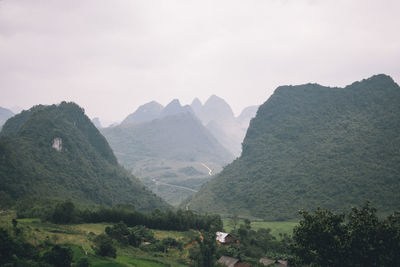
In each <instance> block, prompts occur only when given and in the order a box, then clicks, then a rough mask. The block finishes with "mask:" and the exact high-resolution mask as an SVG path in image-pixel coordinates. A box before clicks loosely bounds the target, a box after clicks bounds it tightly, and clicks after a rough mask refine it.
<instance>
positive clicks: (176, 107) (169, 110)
mask: <svg viewBox="0 0 400 267" xmlns="http://www.w3.org/2000/svg"><path fill="white" fill-rule="evenodd" d="M182 112H189V113H193V110H192V108H191V107H190V106H189V105H185V106H182V105H181V103H180V102H179V100H178V99H174V100H172V101H171V102H170V103H169V104H168V105H167V106H166V107H165V108H164V109H163V110H162V112H161V114H160V117H166V116H172V115H175V114H178V113H182Z"/></svg>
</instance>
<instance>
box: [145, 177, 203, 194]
mask: <svg viewBox="0 0 400 267" xmlns="http://www.w3.org/2000/svg"><path fill="white" fill-rule="evenodd" d="M151 180H152V181H153V182H154V183H156V185H159V184H161V185H166V186H171V187H175V188H180V189H185V190H189V191H192V192H195V193H196V192H197V190H194V189H192V188H189V187H186V186H180V185H174V184H167V183H163V182H160V181H157V180H156V179H154V178H153V179H151Z"/></svg>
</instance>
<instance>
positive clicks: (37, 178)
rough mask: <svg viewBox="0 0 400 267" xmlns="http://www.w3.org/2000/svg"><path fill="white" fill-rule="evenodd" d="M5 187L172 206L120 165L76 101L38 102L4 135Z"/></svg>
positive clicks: (1, 178)
mask: <svg viewBox="0 0 400 267" xmlns="http://www.w3.org/2000/svg"><path fill="white" fill-rule="evenodd" d="M0 155H1V157H0V188H1V191H2V192H1V193H2V194H7V195H9V196H10V197H11V198H12V199H14V200H17V199H20V198H23V197H31V196H40V197H49V198H55V199H71V200H73V201H77V202H81V203H83V204H105V205H114V204H118V203H129V204H133V205H135V207H136V208H138V209H140V210H151V209H154V208H166V207H168V205H167V204H166V203H165V202H164V201H162V200H161V199H160V198H159V197H157V196H155V195H154V194H153V193H151V192H150V191H148V190H147V189H146V188H145V187H144V185H143V184H142V183H141V182H140V181H139V180H138V179H137V178H135V177H134V176H133V175H131V174H129V173H128V172H127V171H126V170H125V169H123V168H122V167H121V166H120V165H118V163H117V160H116V158H115V156H114V154H113V152H112V150H111V148H110V147H109V145H108V143H107V141H106V139H105V138H104V137H103V136H102V135H101V134H100V132H99V131H98V130H97V128H96V127H95V126H94V125H93V124H92V123H91V121H90V119H89V118H88V117H87V116H86V115H85V114H84V110H83V109H82V108H80V107H79V106H78V105H76V104H74V103H66V102H62V103H61V104H59V105H52V106H42V105H39V106H35V107H33V108H31V109H30V110H28V111H23V112H22V113H20V114H18V115H16V116H14V117H13V118H11V119H9V120H8V121H7V123H6V124H5V125H4V127H3V130H2V132H1V134H0Z"/></svg>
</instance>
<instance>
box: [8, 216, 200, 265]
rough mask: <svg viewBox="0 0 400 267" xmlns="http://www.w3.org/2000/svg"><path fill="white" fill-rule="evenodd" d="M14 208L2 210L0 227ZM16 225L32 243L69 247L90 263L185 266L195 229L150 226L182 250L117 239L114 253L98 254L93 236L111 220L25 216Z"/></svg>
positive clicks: (9, 227) (9, 218)
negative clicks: (144, 247)
mask: <svg viewBox="0 0 400 267" xmlns="http://www.w3.org/2000/svg"><path fill="white" fill-rule="evenodd" d="M15 217H16V216H15V213H14V212H8V211H7V212H5V213H2V214H1V215H0V227H1V228H4V229H7V230H9V231H11V229H12V227H13V226H12V219H13V218H15ZM17 222H18V228H19V229H21V231H22V233H23V235H24V237H25V238H26V240H27V241H29V242H30V243H32V244H34V245H40V244H41V243H43V242H51V243H53V244H58V245H63V246H68V247H70V248H71V249H72V251H73V255H74V262H77V261H78V260H79V259H80V258H82V257H86V258H88V259H89V262H90V264H91V265H90V266H93V267H131V266H132V267H133V266H135V267H150V266H151V267H164V266H177V267H181V266H188V265H189V258H188V255H189V252H188V249H189V248H190V247H191V245H190V244H191V243H192V242H193V239H194V238H195V237H196V236H197V233H195V232H190V231H188V232H178V231H162V230H152V232H153V234H154V237H155V238H156V239H157V240H161V239H164V238H168V237H170V238H174V239H176V240H177V241H180V242H182V243H183V244H184V248H183V249H182V251H180V250H178V249H169V250H168V252H167V253H163V252H154V251H143V250H142V249H140V248H136V247H132V246H123V245H121V244H119V243H117V242H114V245H115V247H116V249H117V257H116V258H110V257H99V256H97V255H96V254H95V251H94V244H93V238H94V237H95V236H96V235H99V234H102V233H104V229H105V227H107V226H111V224H104V223H93V224H71V225H58V224H51V223H44V222H41V221H40V219H36V218H27V219H18V220H17Z"/></svg>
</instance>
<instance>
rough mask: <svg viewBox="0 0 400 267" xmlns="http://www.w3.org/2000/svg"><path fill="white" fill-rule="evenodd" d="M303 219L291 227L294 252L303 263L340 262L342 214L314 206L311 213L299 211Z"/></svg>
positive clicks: (343, 240) (343, 239)
mask: <svg viewBox="0 0 400 267" xmlns="http://www.w3.org/2000/svg"><path fill="white" fill-rule="evenodd" d="M300 214H301V215H302V216H303V219H302V220H301V221H300V223H299V225H298V226H296V227H295V228H294V230H293V239H294V242H295V244H294V247H293V249H294V252H295V253H296V255H298V256H299V257H300V258H301V259H302V261H303V262H304V263H306V264H316V265H318V266H344V262H343V260H344V259H345V258H346V250H345V249H346V233H347V231H346V226H345V225H344V218H345V216H344V214H334V213H332V212H330V211H328V210H324V209H319V208H318V209H317V210H316V212H315V214H310V213H309V212H307V211H301V212H300Z"/></svg>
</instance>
